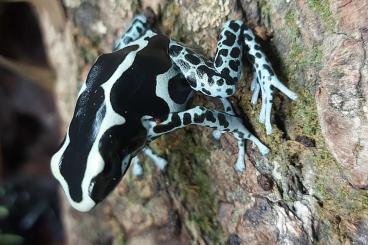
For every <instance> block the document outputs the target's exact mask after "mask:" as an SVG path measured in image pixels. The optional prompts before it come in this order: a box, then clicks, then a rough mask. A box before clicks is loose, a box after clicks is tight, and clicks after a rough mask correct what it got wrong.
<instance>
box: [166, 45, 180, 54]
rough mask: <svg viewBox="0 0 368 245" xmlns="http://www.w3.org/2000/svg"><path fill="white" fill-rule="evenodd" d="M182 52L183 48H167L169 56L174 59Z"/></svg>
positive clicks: (173, 46) (174, 46) (175, 46)
mask: <svg viewBox="0 0 368 245" xmlns="http://www.w3.org/2000/svg"><path fill="white" fill-rule="evenodd" d="M182 50H183V47H181V46H178V45H171V46H170V48H169V54H170V55H172V56H174V57H176V56H178V55H179V54H180V52H181V51H182Z"/></svg>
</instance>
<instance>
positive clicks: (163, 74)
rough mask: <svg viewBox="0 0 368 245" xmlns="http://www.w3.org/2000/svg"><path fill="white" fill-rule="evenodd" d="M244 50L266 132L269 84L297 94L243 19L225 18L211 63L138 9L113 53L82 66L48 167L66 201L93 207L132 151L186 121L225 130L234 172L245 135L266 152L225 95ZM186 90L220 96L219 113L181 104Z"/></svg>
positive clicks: (240, 159)
mask: <svg viewBox="0 0 368 245" xmlns="http://www.w3.org/2000/svg"><path fill="white" fill-rule="evenodd" d="M243 54H244V55H246V57H247V58H248V60H249V61H250V63H251V64H252V66H253V71H254V78H253V81H252V84H251V89H252V91H253V96H252V99H251V102H252V103H253V104H255V103H256V102H257V99H258V97H259V93H261V98H262V109H261V113H260V117H259V119H260V122H262V123H264V124H265V127H266V131H267V133H268V134H270V133H271V131H272V127H271V107H272V98H273V87H275V88H277V89H279V90H280V91H281V92H283V93H284V94H286V95H287V96H288V97H289V98H291V99H296V98H297V96H296V94H294V93H293V92H292V91H290V90H289V89H288V88H287V87H285V86H284V85H283V84H282V83H281V82H280V81H279V80H278V78H277V77H276V75H275V73H274V71H273V69H272V67H271V64H270V62H269V61H268V59H267V57H266V56H265V54H264V53H263V52H262V49H261V47H260V45H259V44H258V43H257V41H256V39H255V36H254V34H253V32H252V31H251V30H250V29H249V28H248V27H247V26H246V25H245V24H244V23H243V22H242V21H240V20H230V21H227V22H226V23H225V24H224V26H223V29H222V31H221V33H220V35H219V41H218V45H217V52H216V55H215V58H214V60H213V61H211V60H208V59H206V58H205V57H203V56H202V55H199V54H197V53H196V52H194V51H193V50H191V49H190V48H188V47H186V46H184V45H183V44H181V43H178V42H176V41H175V40H172V39H170V38H168V37H167V36H164V35H162V34H158V33H156V32H154V31H153V29H152V28H151V25H150V22H149V21H148V20H147V18H146V17H145V16H144V15H139V16H137V17H135V18H134V20H133V22H132V24H131V26H130V27H129V29H128V30H127V32H126V33H125V34H124V35H123V36H122V37H121V38H120V39H119V40H118V41H117V42H116V45H115V48H114V50H113V52H112V53H108V54H103V55H101V56H100V57H99V58H98V59H97V60H96V62H95V64H94V65H93V66H92V68H91V70H90V71H89V74H88V76H87V79H86V82H85V84H84V85H83V86H82V88H81V90H80V92H79V96H78V100H77V103H76V107H75V112H74V115H73V118H72V121H71V123H70V126H69V128H68V131H67V133H66V136H65V139H64V141H63V142H62V144H61V146H60V149H59V150H58V152H56V153H55V155H54V156H53V157H52V160H51V169H52V173H53V174H54V176H55V177H56V178H57V180H58V181H59V182H60V184H61V186H62V187H63V189H64V192H65V194H66V196H67V198H68V200H69V202H70V203H71V205H72V206H73V207H74V208H76V209H78V210H80V211H88V210H90V209H91V208H93V207H94V206H95V205H96V204H97V203H98V202H100V201H102V200H103V199H104V198H105V197H106V196H107V195H108V194H109V193H110V192H111V191H112V190H113V189H114V188H115V186H116V185H117V184H118V183H119V181H120V180H121V178H122V176H124V174H125V173H126V171H127V169H128V167H129V165H130V162H131V160H132V159H133V158H134V157H135V156H136V155H137V154H138V153H139V152H141V151H144V152H146V153H148V154H149V155H151V157H153V158H155V155H154V154H153V153H152V151H151V150H150V149H149V148H147V147H146V146H147V144H148V143H149V142H151V141H152V140H154V139H156V138H157V137H159V136H160V135H163V134H166V133H169V132H171V131H173V130H175V129H178V128H182V127H185V126H186V125H191V124H195V125H201V126H206V127H211V128H214V129H215V130H216V132H217V135H218V133H223V132H229V133H231V134H232V135H233V136H234V137H235V138H236V139H237V142H238V147H239V154H238V159H237V161H236V163H235V168H236V169H237V170H238V171H242V170H244V169H245V165H244V160H245V159H244V158H245V150H244V143H245V140H250V141H252V142H253V143H254V144H255V145H256V146H257V147H258V149H259V151H260V153H261V154H267V153H268V151H269V150H268V148H267V147H266V146H265V145H264V144H262V143H261V142H260V141H259V140H258V139H257V138H256V137H255V136H254V135H252V134H251V133H250V132H249V131H248V130H247V129H246V127H245V126H244V125H243V123H242V120H241V119H240V118H239V117H238V116H236V115H235V113H234V111H233V109H232V107H231V103H230V101H229V100H228V99H227V98H228V97H229V96H231V95H233V94H234V93H235V90H236V86H237V82H238V80H239V78H240V75H241V72H242V66H243V64H242V56H243ZM193 91H199V92H201V93H203V94H205V95H208V96H211V97H218V98H220V99H221V101H222V103H223V105H224V111H223V112H222V111H217V110H210V109H207V108H205V107H203V106H193V107H191V108H188V106H187V102H188V100H189V99H190V97H191V96H192V94H193ZM157 159H158V158H157V157H156V160H157ZM164 165H165V164H164V162H161V165H160V167H161V168H163V167H164Z"/></svg>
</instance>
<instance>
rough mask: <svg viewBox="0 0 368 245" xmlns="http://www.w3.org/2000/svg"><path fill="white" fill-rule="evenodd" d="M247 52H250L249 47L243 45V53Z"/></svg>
mask: <svg viewBox="0 0 368 245" xmlns="http://www.w3.org/2000/svg"><path fill="white" fill-rule="evenodd" d="M249 50H250V48H249V46H248V45H246V44H245V45H244V51H245V52H247V53H248V52H249Z"/></svg>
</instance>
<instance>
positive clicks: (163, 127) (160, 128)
mask: <svg viewBox="0 0 368 245" xmlns="http://www.w3.org/2000/svg"><path fill="white" fill-rule="evenodd" d="M179 126H181V120H180V117H179V115H178V114H177V113H174V114H173V115H172V117H171V120H170V122H168V123H166V124H160V125H157V126H155V127H154V128H153V132H155V133H165V132H169V131H171V130H173V129H175V128H177V127H179Z"/></svg>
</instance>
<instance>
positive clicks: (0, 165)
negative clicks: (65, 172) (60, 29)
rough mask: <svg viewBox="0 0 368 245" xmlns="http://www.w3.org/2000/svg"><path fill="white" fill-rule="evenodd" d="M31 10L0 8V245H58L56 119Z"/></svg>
mask: <svg viewBox="0 0 368 245" xmlns="http://www.w3.org/2000/svg"><path fill="white" fill-rule="evenodd" d="M39 21H40V18H39V16H38V13H37V11H36V10H35V7H34V6H33V5H31V4H30V3H29V2H21V1H9V2H7V1H5V2H4V1H1V2H0V244H2V245H5V244H6V245H7V244H9V245H12V244H14V245H15V244H63V241H64V231H63V227H62V223H61V217H60V207H59V205H60V204H59V201H58V195H57V190H58V188H57V185H56V183H55V180H54V179H53V178H52V176H51V173H50V170H49V160H50V157H51V155H52V154H53V152H54V151H55V150H56V149H57V147H58V142H59V139H60V134H59V132H60V117H59V116H58V112H57V109H56V105H55V96H54V90H53V87H54V84H55V81H56V77H55V72H54V69H53V68H52V67H51V65H50V63H49V57H48V53H47V50H46V46H45V43H44V39H43V30H42V29H41V27H40V24H39Z"/></svg>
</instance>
